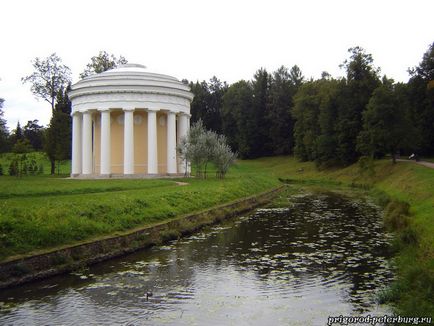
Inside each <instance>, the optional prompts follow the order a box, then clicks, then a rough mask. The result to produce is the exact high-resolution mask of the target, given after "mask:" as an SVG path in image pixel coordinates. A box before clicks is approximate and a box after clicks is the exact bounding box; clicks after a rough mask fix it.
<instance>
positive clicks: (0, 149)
mask: <svg viewBox="0 0 434 326" xmlns="http://www.w3.org/2000/svg"><path fill="white" fill-rule="evenodd" d="M4 101H5V100H4V99H2V98H0V153H4V152H7V151H8V150H9V130H8V127H7V125H6V119H5V118H4V117H3V116H4V112H3V103H4Z"/></svg>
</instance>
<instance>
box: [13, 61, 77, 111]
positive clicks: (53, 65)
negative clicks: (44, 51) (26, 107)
mask: <svg viewBox="0 0 434 326" xmlns="http://www.w3.org/2000/svg"><path fill="white" fill-rule="evenodd" d="M32 65H33V68H34V72H33V73H32V74H31V75H29V76H26V77H23V78H21V81H22V82H23V83H30V84H31V88H30V90H31V91H32V93H33V95H35V96H36V97H39V98H42V99H43V100H44V101H47V102H48V103H50V105H51V111H52V112H54V105H55V102H56V96H57V93H58V92H59V90H61V89H64V88H65V87H66V85H68V84H69V83H70V82H71V70H70V69H69V67H67V66H65V65H64V64H62V60H61V59H60V57H59V56H57V54H56V53H53V54H51V55H50V56H49V57H47V58H45V59H40V58H35V59H34V60H33V61H32Z"/></svg>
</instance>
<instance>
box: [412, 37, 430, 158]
mask: <svg viewBox="0 0 434 326" xmlns="http://www.w3.org/2000/svg"><path fill="white" fill-rule="evenodd" d="M409 72H410V75H411V78H410V80H409V82H408V98H409V102H410V112H411V117H412V120H413V123H414V125H415V126H416V129H417V133H418V139H419V140H420V142H419V146H418V148H417V151H418V152H419V154H422V155H433V154H434V127H433V126H434V87H433V86H432V85H433V84H434V43H432V44H431V45H430V46H429V48H428V50H427V51H426V52H425V53H424V55H423V57H422V61H421V62H420V63H419V65H418V66H416V67H414V68H412V69H410V70H409Z"/></svg>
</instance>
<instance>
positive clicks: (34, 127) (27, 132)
mask: <svg viewBox="0 0 434 326" xmlns="http://www.w3.org/2000/svg"><path fill="white" fill-rule="evenodd" d="M38 123H39V121H38V120H33V121H28V122H27V124H26V125H25V126H24V130H23V136H24V138H25V139H27V140H28V141H29V143H30V145H31V146H32V148H33V150H35V151H40V150H42V141H43V137H44V135H43V134H44V127H43V126H40V125H39V124H38Z"/></svg>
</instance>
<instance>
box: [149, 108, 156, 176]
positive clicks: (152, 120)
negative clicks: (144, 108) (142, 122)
mask: <svg viewBox="0 0 434 326" xmlns="http://www.w3.org/2000/svg"><path fill="white" fill-rule="evenodd" d="M157 155H158V152H157V111H154V110H148V174H158V156H157Z"/></svg>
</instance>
